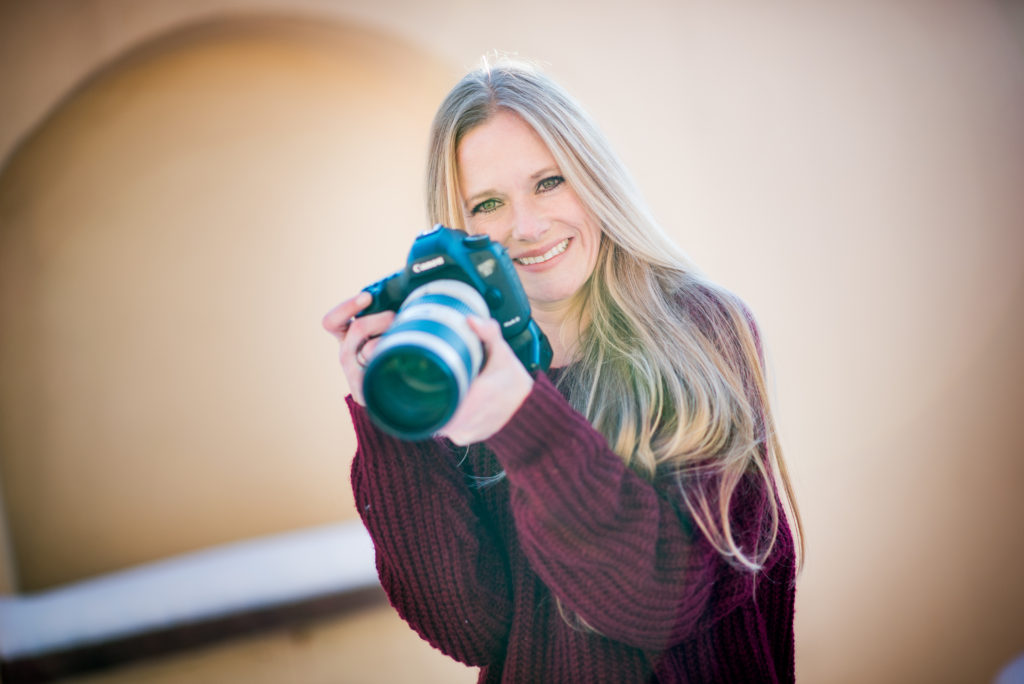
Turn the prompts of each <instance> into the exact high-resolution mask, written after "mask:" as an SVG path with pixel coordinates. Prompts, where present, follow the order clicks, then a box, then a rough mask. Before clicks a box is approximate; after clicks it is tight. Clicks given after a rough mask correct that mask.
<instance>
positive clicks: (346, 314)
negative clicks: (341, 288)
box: [322, 292, 373, 339]
mask: <svg viewBox="0 0 1024 684" xmlns="http://www.w3.org/2000/svg"><path fill="white" fill-rule="evenodd" d="M371 301H373V297H372V296H371V295H370V293H369V292H360V293H359V294H358V295H356V296H355V297H352V298H351V299H346V300H345V301H343V302H342V303H341V304H338V305H337V306H336V307H334V308H333V309H331V310H330V311H328V312H327V313H326V314H325V315H324V317H323V320H322V324H323V327H324V329H325V330H326V331H327V332H329V333H331V334H332V335H334V336H335V337H337V338H338V339H341V338H342V337H343V336H344V335H345V333H346V332H348V329H349V326H351V324H352V318H353V317H354V316H355V315H356V314H357V313H359V312H360V311H362V310H363V309H365V308H366V307H367V306H369V305H370V302H371Z"/></svg>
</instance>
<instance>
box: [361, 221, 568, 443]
mask: <svg viewBox="0 0 1024 684" xmlns="http://www.w3.org/2000/svg"><path fill="white" fill-rule="evenodd" d="M363 289H364V291H366V292H369V293H370V294H371V295H372V296H373V301H372V302H371V303H370V305H369V306H368V307H366V308H365V309H363V311H361V312H360V313H359V314H358V315H359V316H365V315H368V314H372V313H378V312H381V311H396V312H397V315H396V316H395V320H394V322H393V323H392V324H391V326H390V327H389V328H388V329H387V331H385V333H384V334H383V335H382V336H381V337H380V340H379V342H378V343H377V347H376V349H375V350H374V354H373V357H372V358H371V359H370V361H369V363H368V364H367V366H366V373H365V375H364V376H363V398H364V399H365V401H366V408H367V411H368V412H369V414H370V418H371V419H372V420H373V422H374V423H376V424H377V425H378V426H379V427H380V428H381V429H383V430H384V431H385V432H388V433H390V434H392V435H394V436H396V437H399V438H401V439H406V440H418V439H425V438H427V437H430V436H431V435H433V434H434V433H435V432H437V431H438V430H439V429H441V428H442V427H443V426H444V425H445V424H446V423H447V422H448V421H449V420H450V419H451V417H452V414H454V413H455V410H456V409H457V408H458V406H459V404H460V403H461V402H462V399H463V398H464V397H465V395H466V392H467V390H468V389H469V385H470V383H471V382H473V379H474V378H476V376H477V374H478V373H479V372H480V368H481V367H482V366H483V362H484V359H483V345H482V344H481V342H480V338H478V337H477V336H476V334H475V333H474V332H473V331H472V329H471V328H470V327H469V325H468V324H467V322H466V317H467V316H469V315H476V316H480V317H481V318H488V317H490V318H494V319H496V320H497V321H498V323H499V324H500V325H501V331H502V335H503V337H504V338H505V341H506V342H508V344H509V346H510V347H511V348H512V351H514V352H515V355H516V357H517V358H518V359H519V361H520V362H521V363H522V364H523V366H524V367H525V368H526V369H527V370H529V371H534V370H547V369H548V368H549V366H550V365H551V346H550V344H549V343H548V340H547V337H545V336H544V333H543V332H542V331H541V329H540V327H539V326H538V325H537V323H536V322H535V321H534V320H533V319H532V318H531V317H530V302H529V300H527V298H526V293H525V292H524V291H523V286H522V284H521V283H520V282H519V276H518V275H516V271H515V266H514V265H513V263H512V259H511V258H510V257H509V256H508V253H507V252H506V251H505V248H504V247H502V246H501V245H500V244H498V243H495V242H492V241H491V239H490V238H489V237H488V236H487V235H469V234H467V233H466V232H465V231H463V230H455V229H452V228H446V227H445V226H442V225H440V224H438V225H436V226H434V227H433V228H432V229H431V230H428V231H426V232H424V233H421V234H420V235H419V236H417V237H416V239H415V241H414V242H413V245H412V249H410V251H409V258H408V260H407V262H406V265H405V268H403V269H401V270H400V271H397V272H395V273H393V274H391V275H389V276H387V277H386V278H383V279H382V280H379V281H377V282H375V283H373V284H372V285H369V286H367V287H365V288H363Z"/></svg>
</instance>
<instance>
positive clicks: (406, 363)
mask: <svg viewBox="0 0 1024 684" xmlns="http://www.w3.org/2000/svg"><path fill="white" fill-rule="evenodd" d="M471 314H472V315H476V316H480V317H482V318H487V317H489V316H490V310H489V309H488V307H487V303H486V302H485V301H484V299H483V297H482V296H480V293H479V292H477V291H476V289H474V288H473V287H471V286H470V285H467V284H466V283H463V282H461V281H458V280H447V279H444V280H434V281H431V282H429V283H426V284H425V285H421V286H420V287H418V288H416V289H415V290H413V291H412V292H411V293H409V296H408V297H406V299H405V301H404V302H403V303H402V306H401V307H400V308H399V310H398V314H397V315H396V316H395V320H394V322H393V323H392V324H391V327H390V328H388V330H387V332H385V333H384V335H382V336H381V338H380V341H379V342H378V343H377V347H376V349H375V350H374V354H373V358H372V359H370V362H369V364H368V365H367V367H366V374H365V375H364V377H363V397H364V399H365V401H366V408H367V411H369V413H370V417H371V418H372V419H373V421H374V422H375V423H376V424H377V425H378V426H380V427H381V428H382V429H383V430H385V431H386V432H389V433H391V434H392V435H395V436H396V437H399V438H401V439H407V440H418V439H426V438H428V437H430V436H431V435H433V434H434V433H435V432H437V431H438V430H440V429H441V428H442V427H444V425H445V424H446V423H447V422H448V421H449V420H450V419H451V417H452V414H454V413H455V410H456V409H457V408H458V406H459V404H460V403H461V402H462V399H463V397H464V396H465V395H466V392H467V391H468V389H469V384H470V383H471V382H472V381H473V379H474V378H475V377H476V375H477V373H479V372H480V366H481V364H482V363H483V346H482V345H481V343H480V338H478V337H477V336H476V333H474V332H473V331H472V330H471V329H470V327H469V324H468V323H467V322H466V316H468V315H471Z"/></svg>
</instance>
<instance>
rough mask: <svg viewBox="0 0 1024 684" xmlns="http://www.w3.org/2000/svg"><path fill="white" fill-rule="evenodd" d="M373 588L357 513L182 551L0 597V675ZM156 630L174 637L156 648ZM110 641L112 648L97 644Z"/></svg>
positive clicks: (76, 665) (233, 625) (147, 644)
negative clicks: (48, 587) (37, 590)
mask: <svg viewBox="0 0 1024 684" xmlns="http://www.w3.org/2000/svg"><path fill="white" fill-rule="evenodd" d="M378 592H379V584H378V580H377V573H376V569H375V565H374V553H373V544H372V542H371V541H370V538H369V536H368V535H367V533H366V531H365V529H364V528H363V526H362V524H361V523H360V522H359V521H358V520H354V521H346V522H341V523H335V524H329V525H323V526H318V527H314V528H307V529H302V530H297V531H292V532H287V533H283V534H275V535H270V536H266V537H260V538H256V539H251V540H246V541H240V542H234V543H230V544H224V545H221V546H217V547H213V548H209V549H204V550H200V551H195V552H191V553H186V554H182V555H180V556H175V557H173V558H169V559H165V560H160V561H156V562H152V563H146V564H144V565H139V566H136V567H133V568H129V569H126V570H121V571H117V572H112V573H109V574H106V575H102V576H100V577H96V578H92V579H88V580H83V581H80V582H76V583H74V584H69V585H66V586H61V587H57V588H55V589H51V590H48V591H45V592H40V593H37V594H29V595H23V596H10V597H2V598H0V659H2V661H3V675H4V681H5V682H9V681H45V680H46V679H47V678H48V677H49V676H58V675H64V674H67V673H68V671H69V670H74V671H77V670H82V669H94V668H95V667H97V666H102V665H107V664H112V663H114V662H117V661H122V660H125V659H129V658H134V657H140V656H142V655H149V654H150V653H142V652H141V651H149V652H153V653H155V652H161V651H166V650H168V649H173V648H180V647H188V646H190V645H195V644H196V642H198V641H208V640H209V637H211V636H214V637H221V636H226V635H227V634H225V632H231V631H252V630H251V629H249V627H251V626H258V625H260V624H263V625H268V623H273V624H280V623H282V622H283V621H287V619H288V616H289V606H305V609H300V610H297V611H292V614H294V615H296V616H301V615H306V616H311V615H315V614H322V613H325V612H331V611H332V610H333V609H336V608H338V607H341V606H342V605H344V604H345V601H344V600H343V598H344V597H345V596H367V595H373V596H375V595H376V594H377V593H378ZM331 597H334V600H330V599H331ZM325 599H328V600H327V601H326V602H325ZM338 599H342V600H338ZM260 615H263V616H264V618H265V619H262V620H260V619H258V616H260ZM237 616H250V619H247V620H240V619H238V618H237ZM252 616H256V617H255V618H253V617H252ZM267 617H272V619H266V618H267ZM202 625H206V626H207V627H206V628H205V629H202V628H201V627H200V628H199V629H198V630H197V629H192V636H189V634H190V632H189V631H188V630H189V628H190V627H193V628H195V627H196V626H202ZM211 626H214V627H212V628H211ZM271 626H272V625H271ZM160 634H164V635H171V637H172V638H169V639H164V640H162V641H165V642H171V641H173V642H174V643H173V644H171V643H166V644H164V645H163V646H161V645H160V641H161V640H160V639H159V638H156V639H154V638H153V637H152V635H160ZM147 635H150V636H148V637H147ZM110 644H114V645H117V644H120V647H116V648H114V649H110V648H108V649H106V651H104V649H103V647H104V645H110ZM61 654H64V655H63V657H61ZM48 660H49V662H48Z"/></svg>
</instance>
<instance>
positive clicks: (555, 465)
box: [488, 378, 723, 649]
mask: <svg viewBox="0 0 1024 684" xmlns="http://www.w3.org/2000/svg"><path fill="white" fill-rule="evenodd" d="M488 445H489V446H490V447H491V448H493V449H494V451H495V453H496V454H497V455H498V458H499V460H500V461H501V462H502V465H503V466H504V467H505V469H506V472H507V475H508V479H509V482H510V485H511V502H512V510H513V515H514V518H515V521H516V527H517V532H518V535H519V540H520V542H521V544H522V546H523V549H524V551H525V553H526V554H527V556H528V557H529V559H530V562H531V565H532V566H533V568H534V570H535V571H536V572H537V574H538V575H539V576H540V577H541V578H542V580H543V581H544V582H545V584H546V585H547V586H548V587H549V589H551V591H552V592H553V593H554V594H555V595H556V596H558V598H559V599H561V600H562V602H563V603H564V604H565V605H566V606H567V607H569V608H570V609H571V610H572V611H574V612H575V613H577V614H578V615H579V616H580V617H581V618H583V619H584V620H585V621H586V622H588V623H589V624H590V625H591V626H593V627H594V628H595V629H597V630H598V631H599V632H601V633H602V634H604V635H605V636H608V637H610V638H614V639H617V640H620V641H623V642H626V643H630V644H632V645H635V646H638V647H643V648H652V649H657V648H664V647H665V646H667V645H668V644H669V643H671V642H674V641H678V640H680V639H682V638H685V637H686V636H688V635H689V634H690V633H692V630H693V629H695V627H696V625H698V624H699V622H700V620H701V617H702V616H703V615H704V614H705V612H706V607H707V604H708V600H709V597H710V596H711V594H712V591H713V589H714V584H715V581H716V576H717V574H718V573H719V572H720V571H721V569H722V565H723V564H722V562H721V560H720V558H719V555H718V554H717V552H716V551H714V549H713V548H711V547H710V545H709V544H707V542H706V541H705V540H704V539H703V537H702V536H701V535H700V532H699V530H696V529H695V528H694V527H693V526H692V525H691V524H689V523H688V518H687V517H686V516H685V514H684V513H683V512H682V510H681V509H682V504H681V502H680V499H679V498H678V490H673V489H672V487H673V486H674V485H669V486H667V487H666V488H665V489H664V490H659V489H658V488H657V487H655V486H654V485H652V484H651V483H650V482H647V481H646V480H644V479H643V478H641V477H640V476H638V475H637V474H636V473H634V472H633V471H632V470H630V469H629V468H627V467H626V466H625V464H624V463H623V462H622V459H621V458H620V457H619V456H618V455H616V454H615V453H614V452H612V451H611V450H610V449H609V447H608V445H607V442H606V441H605V440H604V438H603V437H602V436H601V435H600V434H599V433H598V432H597V431H596V430H594V429H593V427H592V426H591V425H590V424H589V423H588V422H587V421H586V419H585V418H583V417H582V416H581V415H579V414H578V413H577V412H575V411H574V410H572V408H571V407H569V405H568V404H567V402H565V400H564V399H563V398H562V397H561V395H560V394H558V392H557V390H556V389H555V388H554V387H553V386H552V385H551V384H550V382H549V381H548V380H547V379H546V378H543V379H539V380H538V382H537V383H536V386H535V389H534V392H533V393H532V394H531V396H530V397H529V398H528V400H527V402H525V403H524V405H523V407H522V408H521V409H520V411H519V412H518V413H517V414H516V416H514V417H513V420H512V421H510V422H509V424H508V425H506V426H505V428H504V429H503V430H502V431H501V432H499V433H498V434H496V435H495V436H494V437H493V438H492V439H491V440H489V441H488ZM673 494H676V496H673Z"/></svg>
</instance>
